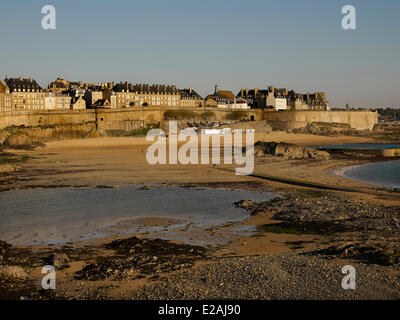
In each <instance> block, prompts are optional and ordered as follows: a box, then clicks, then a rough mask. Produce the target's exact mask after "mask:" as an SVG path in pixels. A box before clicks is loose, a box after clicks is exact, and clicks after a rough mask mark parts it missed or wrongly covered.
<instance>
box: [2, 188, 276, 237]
mask: <svg viewBox="0 0 400 320" xmlns="http://www.w3.org/2000/svg"><path fill="white" fill-rule="evenodd" d="M273 197H274V195H272V194H270V193H262V192H248V191H243V190H225V189H199V188H154V189H150V190H139V187H138V186H126V187H119V188H109V189H108V188H87V189H74V188H57V189H41V188H39V189H30V190H17V191H7V192H1V193H0V222H1V223H0V239H1V240H4V241H7V242H9V243H12V244H18V245H27V244H61V243H66V242H69V241H76V240H86V239H92V238H96V237H104V236H109V235H122V234H129V233H135V232H140V233H145V234H151V235H156V236H158V237H160V238H164V239H173V240H182V241H186V242H188V243H197V244H206V243H209V242H213V241H212V239H211V238H210V235H209V234H206V233H205V232H204V230H207V229H210V228H211V227H213V226H221V225H227V224H229V223H232V222H237V221H241V220H243V219H245V218H247V217H248V213H247V212H246V211H245V210H243V209H241V208H237V207H236V206H235V205H234V204H233V203H234V202H236V201H239V200H242V199H249V200H253V201H265V200H269V199H271V198H273ZM242 229H243V230H241V229H237V230H232V232H233V233H242V232H243V233H246V232H248V230H246V228H242ZM220 236H221V238H223V239H225V240H226V241H228V240H229V232H228V233H227V234H225V235H223V234H221V235H220ZM226 241H225V242H226ZM214 242H215V241H214ZM217 242H218V241H217ZM220 242H221V241H220ZM222 242H224V241H222Z"/></svg>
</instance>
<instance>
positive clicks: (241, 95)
mask: <svg viewBox="0 0 400 320" xmlns="http://www.w3.org/2000/svg"><path fill="white" fill-rule="evenodd" d="M240 97H241V98H243V88H242V89H240Z"/></svg>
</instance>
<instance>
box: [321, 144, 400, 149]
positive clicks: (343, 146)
mask: <svg viewBox="0 0 400 320" xmlns="http://www.w3.org/2000/svg"><path fill="white" fill-rule="evenodd" d="M316 148H319V149H376V150H382V149H399V148H400V143H346V144H333V145H325V146H317V147H316Z"/></svg>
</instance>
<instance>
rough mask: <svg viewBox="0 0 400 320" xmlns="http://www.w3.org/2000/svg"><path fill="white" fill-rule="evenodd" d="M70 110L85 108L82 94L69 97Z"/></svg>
mask: <svg viewBox="0 0 400 320" xmlns="http://www.w3.org/2000/svg"><path fill="white" fill-rule="evenodd" d="M70 103H71V110H85V109H86V101H85V100H84V99H83V97H82V96H76V97H72V98H70Z"/></svg>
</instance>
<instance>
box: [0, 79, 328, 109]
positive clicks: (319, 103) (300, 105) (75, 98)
mask: <svg viewBox="0 0 400 320" xmlns="http://www.w3.org/2000/svg"><path fill="white" fill-rule="evenodd" d="M141 106H167V107H192V108H195V107H204V106H207V107H215V108H222V109H249V108H251V107H253V108H267V109H271V110H276V111H279V110H328V109H329V105H328V101H327V100H326V95H325V93H324V92H316V93H313V94H310V93H306V94H299V93H296V92H294V91H293V90H291V91H288V90H286V89H275V87H274V86H270V87H268V88H267V89H266V90H259V89H241V90H240V92H239V93H238V94H237V95H236V96H235V95H234V94H233V93H232V92H231V91H225V90H219V89H218V86H215V91H214V93H213V94H210V95H208V96H207V97H206V98H205V99H203V98H202V97H201V96H200V95H199V94H198V93H197V92H196V91H195V90H194V89H193V88H189V89H178V88H177V87H176V86H173V85H159V84H153V85H148V84H132V83H129V82H120V83H113V82H108V83H100V84H87V83H82V82H69V81H67V80H65V79H61V78H57V79H56V80H55V81H53V82H51V83H50V84H49V86H48V87H47V88H46V89H43V88H41V87H40V86H39V85H38V83H37V82H36V81H35V80H33V79H32V78H29V79H24V78H22V77H19V78H6V79H5V80H2V81H0V111H23V110H83V109H86V108H132V107H141Z"/></svg>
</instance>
